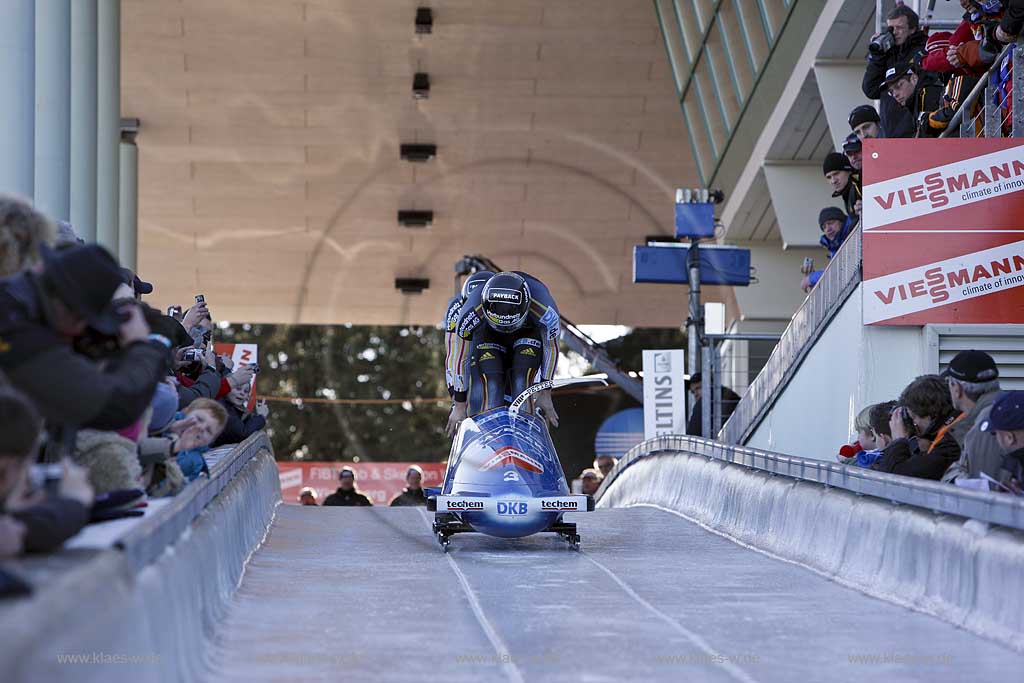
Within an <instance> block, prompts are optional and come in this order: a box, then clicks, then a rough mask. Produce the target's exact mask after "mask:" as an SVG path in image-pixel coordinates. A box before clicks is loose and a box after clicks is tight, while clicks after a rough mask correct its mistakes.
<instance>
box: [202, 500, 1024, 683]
mask: <svg viewBox="0 0 1024 683" xmlns="http://www.w3.org/2000/svg"><path fill="white" fill-rule="evenodd" d="M575 521H577V522H578V523H579V525H580V533H581V535H582V536H583V552H576V551H573V550H572V549H571V548H569V546H568V545H567V544H565V543H564V542H563V541H560V540H558V539H557V538H555V537H554V536H553V535H547V534H545V535H538V536H534V537H531V538H527V539H520V540H504V539H493V538H487V537H483V536H479V535H476V534H464V535H463V534H459V535H456V536H455V537H454V538H453V539H452V544H451V546H450V551H449V555H447V556H446V555H445V554H443V553H442V552H441V551H440V548H439V547H438V545H437V542H436V541H435V540H434V537H433V535H432V534H431V532H430V528H429V515H427V514H426V513H424V512H423V511H422V510H419V509H412V508H301V507H296V506H284V505H283V506H281V507H279V508H278V514H277V517H276V519H275V521H274V524H273V526H272V528H271V530H270V534H269V536H268V537H267V539H266V542H265V544H264V545H263V546H262V547H261V548H260V549H259V550H258V551H257V552H256V553H255V554H254V555H253V557H252V558H251V561H250V563H249V566H248V568H247V571H246V575H245V578H244V580H243V582H242V585H241V588H240V589H239V591H238V593H237V594H236V595H235V597H234V599H233V601H232V604H231V606H230V609H229V613H228V616H227V618H226V619H225V621H224V622H223V624H222V625H221V627H220V629H219V630H218V634H217V639H216V643H215V647H214V652H213V657H212V661H213V663H214V669H213V670H212V671H211V675H210V677H209V680H211V681H215V680H216V681H222V680H223V681H294V680H302V681H336V680H353V679H356V677H358V679H363V680H386V681H391V680H397V681H418V682H419V681H423V680H444V681H446V683H453V682H458V681H481V680H486V681H491V680H508V681H520V680H525V681H580V680H584V681H621V680H644V681H649V680H663V681H680V680H700V681H724V682H728V683H735V682H736V681H738V680H739V681H759V682H765V681H792V680H813V681H828V680H835V681H847V680H886V681H911V680H921V681H964V680H993V679H997V678H1007V677H1009V679H1011V680H1012V679H1013V678H1015V677H1016V676H1017V675H1019V672H1020V671H1021V670H1022V669H1024V655H1020V654H1018V653H1015V652H1013V651H1012V650H1009V649H1007V648H1005V647H1003V646H1002V645H999V644H997V643H994V642H991V641H988V640H985V639H983V638H981V637H979V636H976V635H974V634H972V633H969V632H967V631H965V630H962V629H958V628H956V627H955V626H952V625H950V624H948V623H946V622H943V621H940V620H938V619H935V618H933V617H930V616H927V615H925V614H922V613H919V612H913V611H911V610H908V609H905V608H902V607H899V606H896V605H893V604H890V603H886V602H883V601H880V600H876V599H874V598H871V597H868V596H866V595H864V594H862V593H860V592H858V591H856V590H853V589H850V588H846V587H844V586H841V585H839V584H836V583H834V582H831V581H829V580H828V579H826V578H824V577H822V576H820V575H818V574H815V573H813V572H811V571H808V570H806V569H804V568H802V567H799V566H796V565H793V564H791V563H788V562H783V561H780V560H776V559H774V558H771V557H768V556H765V555H763V554H761V553H757V552H754V551H751V550H748V549H746V548H743V547H742V546H740V545H737V544H736V543H733V542H732V541H730V540H729V539H726V538H723V537H721V536H720V535H717V534H714V533H711V532H709V531H707V530H705V529H703V528H701V527H700V526H698V525H696V524H693V523H691V522H688V521H687V520H685V519H683V518H680V517H678V516H676V515H673V514H670V513H668V512H665V511H662V510H658V509H655V508H646V507H638V508H627V509H621V508H620V509H603V510H598V511H597V512H594V513H590V514H586V515H582V514H581V515H576V519H575Z"/></svg>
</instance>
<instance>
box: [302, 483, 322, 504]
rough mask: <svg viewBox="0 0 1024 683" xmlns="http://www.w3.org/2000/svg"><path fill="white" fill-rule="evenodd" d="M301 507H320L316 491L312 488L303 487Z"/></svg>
mask: <svg viewBox="0 0 1024 683" xmlns="http://www.w3.org/2000/svg"><path fill="white" fill-rule="evenodd" d="M299 505H312V506H313V507H316V506H317V505H319V503H317V502H316V489H315V488H313V487H312V486H303V487H302V490H301V491H299Z"/></svg>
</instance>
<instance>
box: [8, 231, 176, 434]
mask: <svg viewBox="0 0 1024 683" xmlns="http://www.w3.org/2000/svg"><path fill="white" fill-rule="evenodd" d="M42 260H43V265H42V269H41V271H37V270H33V271H25V272H22V273H19V274H17V275H15V276H13V277H10V278H6V279H3V280H0V340H2V343H0V370H3V371H4V372H5V373H6V374H7V377H8V378H9V380H10V382H11V384H13V385H14V386H16V387H18V388H19V389H20V390H21V391H23V392H24V393H25V394H26V395H27V396H28V397H29V398H30V399H31V400H32V401H34V403H35V405H36V407H37V409H38V410H39V411H40V412H41V413H42V414H43V417H44V418H45V419H46V421H47V425H48V426H49V427H51V428H56V427H61V426H64V427H67V428H70V429H75V428H79V427H90V428H93V429H106V430H111V429H121V428H124V427H128V426H129V425H131V424H132V423H134V422H135V421H136V420H138V418H139V416H140V415H141V414H142V413H143V411H145V409H146V407H147V406H148V405H149V402H150V399H151V398H152V396H153V391H154V390H155V388H156V384H157V382H159V381H160V379H161V378H162V376H163V374H164V370H165V368H166V363H167V353H168V351H167V349H168V346H169V342H168V341H167V340H166V339H164V338H161V337H159V336H158V335H154V336H150V334H149V326H148V325H147V324H146V322H145V320H144V318H143V312H142V309H141V307H140V306H139V305H138V304H137V303H136V302H134V301H128V302H120V303H118V304H114V303H113V302H112V301H111V300H112V297H113V295H114V292H115V290H117V288H118V285H119V284H120V283H121V270H120V268H119V267H118V265H117V262H116V261H115V260H114V258H113V257H112V256H111V255H110V254H109V253H108V252H107V251H106V250H104V249H103V248H102V247H100V246H98V245H86V246H72V247H68V248H65V249H62V250H60V251H56V252H54V251H51V250H50V249H48V248H45V247H44V248H43V249H42ZM87 330H91V331H95V332H96V333H99V334H101V335H105V336H106V338H107V339H109V340H110V342H111V344H112V347H111V348H110V349H109V350H107V351H105V355H104V357H103V358H102V359H97V358H95V357H90V356H87V355H84V354H82V353H80V352H78V351H76V349H75V348H74V347H73V341H74V340H75V339H76V338H80V337H82V336H83V335H84V334H85V333H86V331H87Z"/></svg>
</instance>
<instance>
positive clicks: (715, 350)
mask: <svg viewBox="0 0 1024 683" xmlns="http://www.w3.org/2000/svg"><path fill="white" fill-rule="evenodd" d="M707 348H708V349H709V350H710V351H711V376H712V377H714V379H715V385H714V387H712V389H713V393H712V395H711V405H713V406H714V408H715V410H714V412H713V413H712V414H711V417H712V420H711V429H712V434H713V435H714V437H713V438H715V439H717V438H718V435H719V434H720V433H721V431H722V355H721V347H719V346H715V345H714V344H712V343H711V342H709V343H708V346H707Z"/></svg>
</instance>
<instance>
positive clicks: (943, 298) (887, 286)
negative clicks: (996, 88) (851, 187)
mask: <svg viewBox="0 0 1024 683" xmlns="http://www.w3.org/2000/svg"><path fill="white" fill-rule="evenodd" d="M863 257H864V261H863V270H864V324H865V325H926V324H929V323H982V324H987V323H1014V322H1016V323H1019V322H1024V287H1022V285H1024V140H1022V139H950V140H909V139H908V140H865V141H864V232H863Z"/></svg>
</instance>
